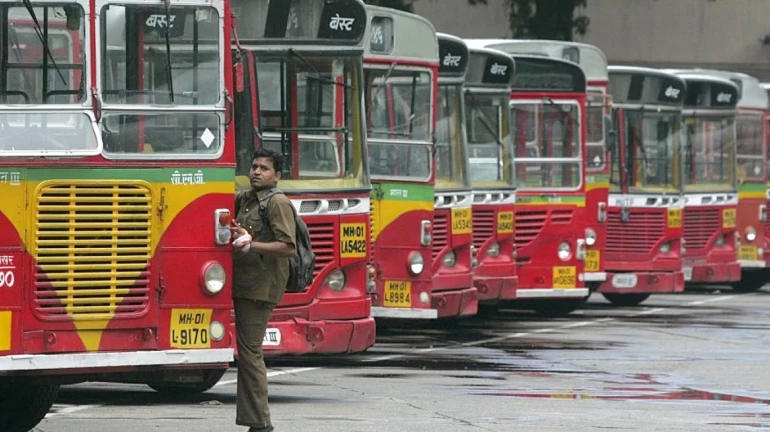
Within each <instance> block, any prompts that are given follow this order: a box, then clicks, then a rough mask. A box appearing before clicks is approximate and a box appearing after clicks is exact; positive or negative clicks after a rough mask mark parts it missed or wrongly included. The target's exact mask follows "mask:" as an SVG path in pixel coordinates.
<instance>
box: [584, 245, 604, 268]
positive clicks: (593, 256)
mask: <svg viewBox="0 0 770 432" xmlns="http://www.w3.org/2000/svg"><path fill="white" fill-rule="evenodd" d="M601 256H602V253H601V252H600V251H598V250H589V251H586V266H585V271H587V272H598V271H599V261H600V260H601Z"/></svg>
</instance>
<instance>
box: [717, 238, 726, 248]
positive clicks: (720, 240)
mask: <svg viewBox="0 0 770 432" xmlns="http://www.w3.org/2000/svg"><path fill="white" fill-rule="evenodd" d="M714 244H715V245H716V247H725V236H719V237H717V240H716V241H715V242H714Z"/></svg>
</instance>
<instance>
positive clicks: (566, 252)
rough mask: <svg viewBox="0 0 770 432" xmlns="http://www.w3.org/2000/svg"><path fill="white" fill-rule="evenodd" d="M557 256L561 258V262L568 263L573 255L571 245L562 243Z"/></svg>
mask: <svg viewBox="0 0 770 432" xmlns="http://www.w3.org/2000/svg"><path fill="white" fill-rule="evenodd" d="M556 255H558V256H559V259H560V260H562V261H567V260H568V259H569V257H570V255H572V248H570V246H569V243H567V242H562V243H561V244H560V245H559V249H558V251H557V253H556Z"/></svg>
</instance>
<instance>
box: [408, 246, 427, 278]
mask: <svg viewBox="0 0 770 432" xmlns="http://www.w3.org/2000/svg"><path fill="white" fill-rule="evenodd" d="M424 268H425V260H423V259H422V255H421V254H420V253H419V252H412V253H410V254H409V271H410V272H412V274H413V275H415V276H417V275H418V274H420V273H422V271H423V269H424Z"/></svg>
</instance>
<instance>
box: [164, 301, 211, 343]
mask: <svg viewBox="0 0 770 432" xmlns="http://www.w3.org/2000/svg"><path fill="white" fill-rule="evenodd" d="M210 324H211V309H171V335H170V338H171V347H172V348H185V349H186V348H211V338H210V337H209V325H210Z"/></svg>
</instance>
